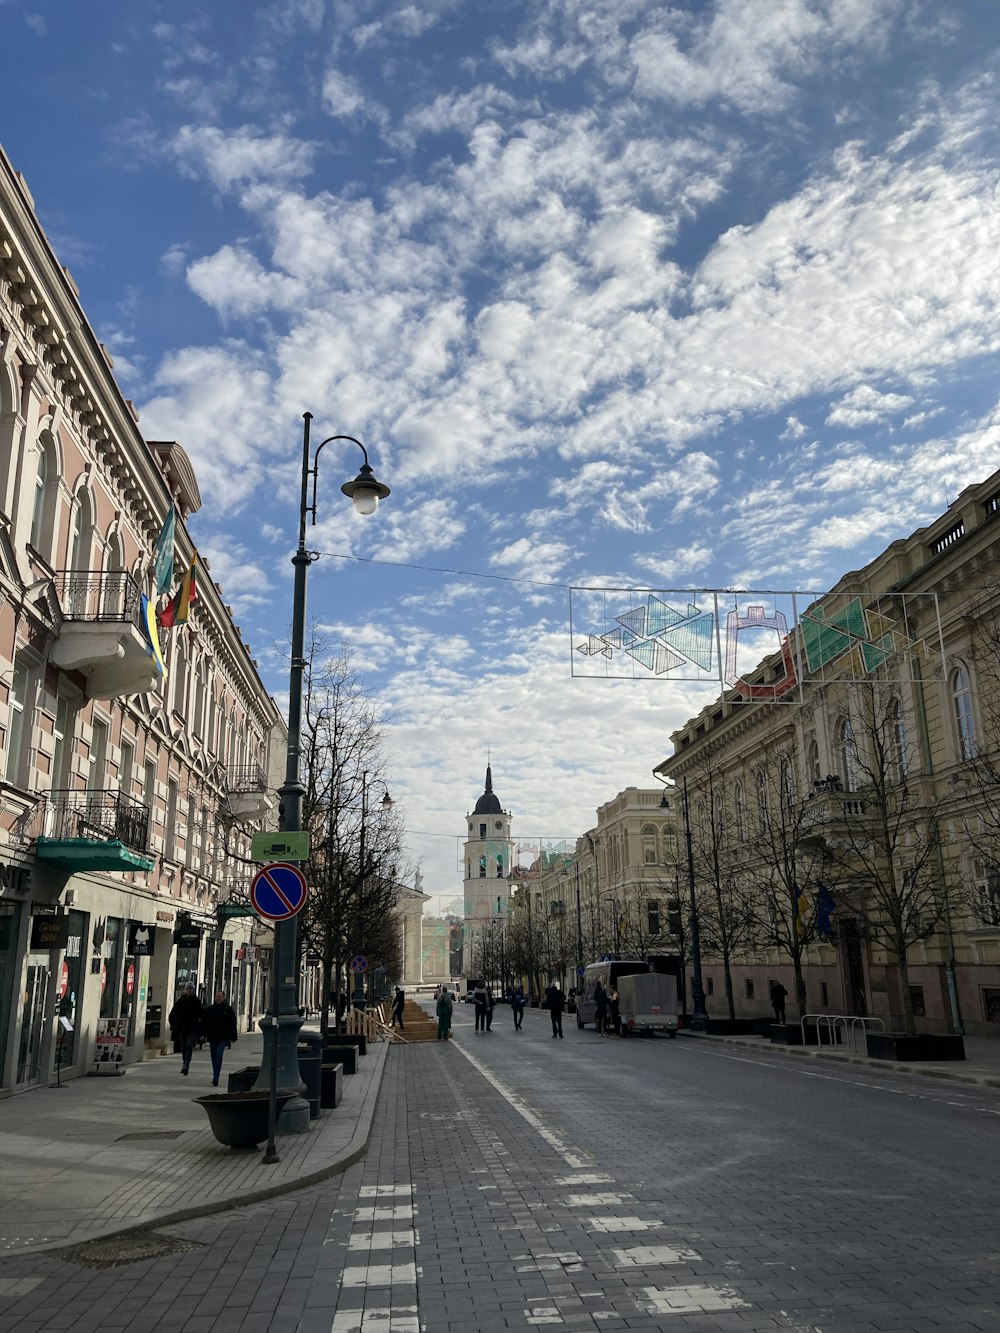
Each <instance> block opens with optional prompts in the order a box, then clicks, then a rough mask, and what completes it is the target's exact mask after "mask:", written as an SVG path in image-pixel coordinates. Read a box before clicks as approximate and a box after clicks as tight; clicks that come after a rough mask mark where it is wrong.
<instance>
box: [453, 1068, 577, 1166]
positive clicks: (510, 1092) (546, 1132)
mask: <svg viewBox="0 0 1000 1333" xmlns="http://www.w3.org/2000/svg"><path fill="white" fill-rule="evenodd" d="M455 1049H456V1050H458V1051H461V1053H462V1054H463V1055H464V1056H465V1058H466V1060H468V1062H469V1064H470V1065H472V1067H473V1068H474V1069H478V1070H479V1072H480V1074H482V1076H483V1078H484V1079H486V1081H487V1083H489V1084H490V1085H491V1086H492V1087H494V1088H496V1090H497V1092H499V1093H500V1095H501V1097H504V1098H505V1099H506V1100H507V1101H508V1102H509V1103H510V1105H511V1106H512V1107H513V1109H514V1110H515V1111H516V1112H517V1113H518V1115H520V1116H523V1117H524V1119H525V1120H527V1122H528V1124H529V1125H530V1126H531V1128H532V1129H533V1130H535V1132H536V1133H537V1134H539V1135H540V1136H541V1137H542V1138H543V1139H544V1140H545V1142H546V1143H547V1144H548V1145H549V1146H550V1147H551V1148H554V1149H555V1150H556V1152H557V1153H558V1154H559V1156H560V1157H561V1158H562V1159H563V1161H564V1162H565V1163H566V1165H567V1166H569V1167H572V1168H574V1169H578V1168H583V1167H587V1166H589V1165H590V1163H589V1162H588V1161H587V1160H586V1159H585V1158H583V1157H581V1156H580V1155H579V1154H578V1153H575V1152H570V1151H569V1149H568V1148H567V1147H566V1145H565V1142H564V1140H563V1138H562V1136H561V1135H560V1134H557V1133H556V1132H555V1131H554V1130H551V1129H549V1127H548V1126H547V1125H546V1124H545V1122H544V1121H543V1120H542V1119H541V1117H540V1116H537V1115H536V1114H535V1113H534V1111H532V1110H529V1108H528V1105H527V1103H526V1102H525V1101H524V1099H523V1098H522V1097H519V1096H518V1095H517V1093H516V1092H515V1091H514V1089H513V1088H511V1087H509V1086H508V1085H507V1084H506V1083H504V1082H503V1080H502V1079H499V1078H497V1076H496V1074H494V1073H493V1072H492V1071H491V1070H489V1069H487V1068H486V1066H485V1065H484V1064H483V1063H482V1061H480V1060H477V1059H476V1057H475V1056H474V1055H472V1054H471V1052H469V1051H467V1050H466V1049H465V1047H464V1046H456V1048H455Z"/></svg>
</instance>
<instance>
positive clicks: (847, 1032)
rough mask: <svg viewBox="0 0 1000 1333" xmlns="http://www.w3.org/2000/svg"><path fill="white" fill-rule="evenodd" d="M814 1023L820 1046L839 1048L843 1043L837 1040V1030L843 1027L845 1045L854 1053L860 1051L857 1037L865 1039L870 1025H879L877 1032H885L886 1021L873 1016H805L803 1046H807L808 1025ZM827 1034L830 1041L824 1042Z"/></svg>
mask: <svg viewBox="0 0 1000 1333" xmlns="http://www.w3.org/2000/svg"><path fill="white" fill-rule="evenodd" d="M807 1023H812V1024H814V1025H815V1027H816V1042H817V1044H818V1045H819V1046H837V1045H840V1044H841V1043H840V1042H838V1040H837V1030H838V1028H839V1027H843V1045H844V1046H849V1047H850V1048H851V1050H852V1051H856V1050H858V1046H857V1044H856V1040H855V1039H856V1037H857V1036H858V1034H859V1033H860V1035H861V1036H862V1037H863V1036H864V1034H865V1033H866V1032H867V1031H868V1024H869V1023H877V1024H878V1027H877V1028H876V1029H875V1031H876V1032H879V1031H881V1032H884V1031H885V1019H883V1018H876V1017H875V1016H874V1015H873V1014H803V1015H802V1018H801V1019H800V1020H799V1027H800V1028H801V1029H802V1044H803V1045H806V1024H807ZM824 1032H826V1034H827V1037H828V1040H827V1041H825V1042H824V1040H823V1033H824Z"/></svg>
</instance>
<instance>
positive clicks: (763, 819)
mask: <svg viewBox="0 0 1000 1333" xmlns="http://www.w3.org/2000/svg"><path fill="white" fill-rule="evenodd" d="M756 787H757V818H758V819H759V820H760V823H761V827H762V828H766V827H767V824H768V820H769V817H770V813H771V810H770V804H769V802H768V798H767V769H764V768H760V769H758V770H757V780H756Z"/></svg>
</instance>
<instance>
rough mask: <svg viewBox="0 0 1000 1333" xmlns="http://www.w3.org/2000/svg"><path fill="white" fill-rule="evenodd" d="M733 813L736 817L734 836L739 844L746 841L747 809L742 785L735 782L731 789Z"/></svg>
mask: <svg viewBox="0 0 1000 1333" xmlns="http://www.w3.org/2000/svg"><path fill="white" fill-rule="evenodd" d="M733 812H734V814H735V817H736V836H737V838H738V839H739V840H740V842H746V840H747V807H746V801H745V799H744V797H743V783H742V782H737V784H736V786H735V787H734V788H733Z"/></svg>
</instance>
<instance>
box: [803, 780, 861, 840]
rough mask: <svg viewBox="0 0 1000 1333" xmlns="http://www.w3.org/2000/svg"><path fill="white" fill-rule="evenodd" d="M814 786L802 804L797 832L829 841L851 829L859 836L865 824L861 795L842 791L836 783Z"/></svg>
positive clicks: (841, 838)
mask: <svg viewBox="0 0 1000 1333" xmlns="http://www.w3.org/2000/svg"><path fill="white" fill-rule="evenodd" d="M828 781H829V780H828ZM814 785H815V790H814V791H813V792H812V794H811V795H809V796H808V797H807V798H806V800H805V802H804V803H803V806H802V816H801V820H800V823H799V831H800V833H802V834H805V835H807V836H809V837H824V836H825V837H829V838H830V839H832V840H843V838H844V837H845V836H847V835H848V834H850V833H851V832H854V833H856V834H857V835H859V836H860V835H862V834H863V830H864V829H866V828H867V825H868V820H867V818H866V815H867V811H866V808H865V801H864V798H863V797H862V796H861V795H859V794H858V793H857V792H854V793H852V792H845V791H842V790H841V788H840V785H839V782H838V783H837V784H836V785H835V786H834V785H832V784H830V785H828V782H827V783H821V784H814Z"/></svg>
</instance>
